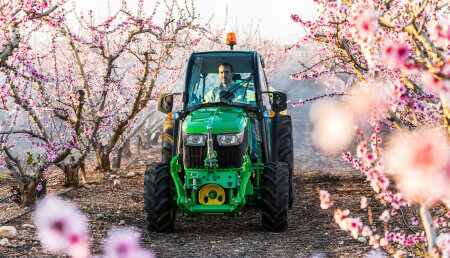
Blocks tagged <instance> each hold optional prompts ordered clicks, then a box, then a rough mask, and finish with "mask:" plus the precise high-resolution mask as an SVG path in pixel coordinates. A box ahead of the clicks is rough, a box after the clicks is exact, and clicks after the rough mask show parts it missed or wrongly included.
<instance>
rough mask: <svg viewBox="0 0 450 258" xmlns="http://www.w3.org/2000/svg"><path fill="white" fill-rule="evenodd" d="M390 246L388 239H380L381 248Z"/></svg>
mask: <svg viewBox="0 0 450 258" xmlns="http://www.w3.org/2000/svg"><path fill="white" fill-rule="evenodd" d="M388 244H389V242H388V241H387V240H386V238H384V237H383V238H381V239H380V246H383V247H384V246H387V245H388Z"/></svg>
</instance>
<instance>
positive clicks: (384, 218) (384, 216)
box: [380, 210, 391, 222]
mask: <svg viewBox="0 0 450 258" xmlns="http://www.w3.org/2000/svg"><path fill="white" fill-rule="evenodd" d="M390 218H391V215H390V214H389V210H385V211H383V213H382V214H381V216H380V219H381V220H382V221H385V222H387V221H389V219H390Z"/></svg>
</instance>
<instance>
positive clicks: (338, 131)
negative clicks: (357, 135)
mask: <svg viewBox="0 0 450 258" xmlns="http://www.w3.org/2000/svg"><path fill="white" fill-rule="evenodd" d="M310 112H311V120H312V122H313V124H314V129H313V132H312V140H313V143H314V144H315V145H316V146H318V147H319V148H320V149H321V150H322V151H324V152H325V153H329V154H336V153H339V152H340V151H342V150H343V149H344V148H345V147H347V145H348V144H349V143H350V142H351V140H352V137H353V132H354V131H353V126H354V120H353V116H352V114H351V112H349V111H348V110H347V109H346V108H345V106H344V105H343V104H342V103H338V102H335V101H331V100H327V101H321V102H317V103H314V104H313V106H312V107H311V111H310Z"/></svg>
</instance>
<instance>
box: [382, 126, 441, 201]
mask: <svg viewBox="0 0 450 258" xmlns="http://www.w3.org/2000/svg"><path fill="white" fill-rule="evenodd" d="M385 159H386V164H387V167H388V168H389V171H390V172H391V173H392V174H393V175H394V177H395V178H396V179H397V183H398V186H399V187H400V190H401V191H402V192H403V194H404V195H405V196H406V197H408V198H409V199H411V200H412V201H416V202H425V201H429V202H433V201H437V200H441V199H450V188H449V187H448V185H449V183H450V148H449V145H448V144H447V139H445V138H444V137H442V136H440V133H439V131H429V130H427V131H425V130H424V131H419V132H415V133H410V134H406V133H405V134H398V135H396V136H395V137H393V138H392V139H391V141H390V142H389V144H388V148H387V149H386V155H385Z"/></svg>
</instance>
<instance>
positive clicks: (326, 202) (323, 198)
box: [319, 190, 333, 210]
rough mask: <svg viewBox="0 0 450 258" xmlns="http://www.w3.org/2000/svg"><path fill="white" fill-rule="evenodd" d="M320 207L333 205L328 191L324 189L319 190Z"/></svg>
mask: <svg viewBox="0 0 450 258" xmlns="http://www.w3.org/2000/svg"><path fill="white" fill-rule="evenodd" d="M319 195H320V208H322V209H324V210H325V209H328V208H330V207H332V206H333V202H332V201H330V193H329V192H327V191H325V190H320V193H319Z"/></svg>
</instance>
